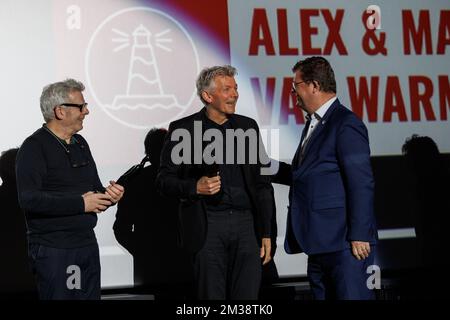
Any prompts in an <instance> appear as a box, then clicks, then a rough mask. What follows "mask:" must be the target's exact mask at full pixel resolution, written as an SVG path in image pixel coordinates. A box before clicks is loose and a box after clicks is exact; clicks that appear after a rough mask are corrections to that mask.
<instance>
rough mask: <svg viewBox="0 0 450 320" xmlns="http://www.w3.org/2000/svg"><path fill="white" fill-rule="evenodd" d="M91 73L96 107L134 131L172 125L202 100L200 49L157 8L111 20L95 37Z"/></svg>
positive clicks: (127, 11) (133, 10) (91, 47)
mask: <svg viewBox="0 0 450 320" xmlns="http://www.w3.org/2000/svg"><path fill="white" fill-rule="evenodd" d="M85 68H86V77H87V84H88V86H89V89H90V91H91V94H92V96H93V98H94V100H95V103H96V105H98V106H100V107H102V108H103V110H104V111H105V112H106V113H107V114H108V115H109V116H110V117H112V118H113V119H115V120H116V121H118V122H120V123H121V124H123V125H126V126H129V127H133V128H137V129H148V128H151V127H154V126H162V125H166V124H167V123H169V122H170V121H172V120H175V119H177V118H179V117H180V116H181V115H182V114H183V113H184V112H185V111H186V110H187V108H189V107H190V106H191V104H192V102H193V100H194V98H195V96H196V90H195V78H196V76H197V74H198V73H199V59H198V54H197V49H196V47H195V45H194V43H193V41H192V39H191V37H190V35H189V34H188V33H187V31H186V29H185V28H184V27H183V26H182V25H181V24H180V23H179V22H178V21H177V20H175V19H174V18H173V17H171V16H169V15H168V14H166V13H164V12H162V11H159V10H155V9H152V8H148V7H138V8H128V9H124V10H121V11H119V12H116V13H115V14H113V15H111V16H109V17H108V18H106V19H105V20H104V21H103V22H102V23H101V24H100V25H99V26H98V27H97V29H96V30H95V31H94V33H93V34H92V36H91V39H90V41H89V44H88V47H87V51H86V64H85Z"/></svg>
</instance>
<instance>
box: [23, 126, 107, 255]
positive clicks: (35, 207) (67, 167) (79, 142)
mask: <svg viewBox="0 0 450 320" xmlns="http://www.w3.org/2000/svg"><path fill="white" fill-rule="evenodd" d="M16 175H17V190H18V196H19V204H20V206H21V207H22V209H23V210H24V212H25V217H26V221H27V229H28V241H29V242H34V243H40V244H43V245H46V246H49V247H54V248H77V247H83V246H87V245H90V244H94V243H96V242H97V240H96V238H95V233H94V227H95V225H96V223H97V215H96V214H95V213H85V212H84V201H83V198H82V194H84V193H86V192H88V191H102V192H103V191H104V188H103V186H102V184H101V182H100V179H99V177H98V173H97V168H96V166H95V162H94V159H93V158H92V155H91V152H90V149H89V146H88V144H87V142H86V140H84V138H83V137H82V136H80V135H78V134H75V135H74V136H73V139H72V141H71V143H70V144H66V143H65V142H63V141H62V140H59V139H58V138H56V136H54V135H52V134H51V133H50V132H48V131H47V130H46V129H44V128H41V129H39V130H37V131H36V132H35V133H33V134H32V135H31V136H30V137H28V138H27V139H26V140H25V141H24V142H23V144H22V146H21V148H20V150H19V153H18V155H17V164H16Z"/></svg>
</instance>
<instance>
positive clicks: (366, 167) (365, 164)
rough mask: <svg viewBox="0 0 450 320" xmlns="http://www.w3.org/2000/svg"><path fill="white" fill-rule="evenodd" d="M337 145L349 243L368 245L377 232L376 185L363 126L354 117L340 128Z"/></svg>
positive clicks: (367, 140)
mask: <svg viewBox="0 0 450 320" xmlns="http://www.w3.org/2000/svg"><path fill="white" fill-rule="evenodd" d="M337 141H338V143H337V154H338V161H339V165H340V167H341V171H342V174H343V180H344V185H345V189H346V197H347V199H346V202H347V215H348V216H347V219H348V224H349V225H348V228H349V234H348V240H349V241H369V240H370V239H372V237H373V235H372V234H373V232H374V229H373V228H374V224H373V221H374V207H373V205H374V204H373V193H374V181H373V175H372V167H371V163H370V148H369V138H368V134H367V129H366V127H365V125H364V123H363V122H362V121H360V120H359V119H358V118H356V116H354V115H352V117H350V118H349V120H348V121H346V122H345V123H344V124H343V125H342V127H341V128H340V130H339V132H338V137H337Z"/></svg>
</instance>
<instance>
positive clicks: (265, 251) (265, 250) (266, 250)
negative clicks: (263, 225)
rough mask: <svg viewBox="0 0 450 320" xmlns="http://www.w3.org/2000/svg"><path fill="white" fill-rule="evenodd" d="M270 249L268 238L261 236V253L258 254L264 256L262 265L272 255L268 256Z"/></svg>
mask: <svg viewBox="0 0 450 320" xmlns="http://www.w3.org/2000/svg"><path fill="white" fill-rule="evenodd" d="M270 250H271V244H270V238H263V239H262V247H261V253H260V255H259V256H260V257H261V258H264V261H263V265H265V264H266V263H268V262H269V261H270V260H271V259H272V257H271V256H270Z"/></svg>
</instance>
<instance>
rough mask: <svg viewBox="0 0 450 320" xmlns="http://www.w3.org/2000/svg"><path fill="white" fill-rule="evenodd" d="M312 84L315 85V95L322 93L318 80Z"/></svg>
mask: <svg viewBox="0 0 450 320" xmlns="http://www.w3.org/2000/svg"><path fill="white" fill-rule="evenodd" d="M312 84H313V87H314V89H313V92H314V93H316V92H318V91H320V84H319V82H317V81H316V80H313V82H312Z"/></svg>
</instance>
